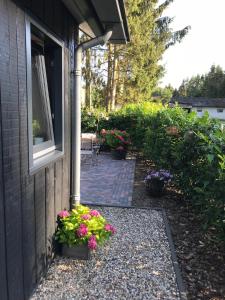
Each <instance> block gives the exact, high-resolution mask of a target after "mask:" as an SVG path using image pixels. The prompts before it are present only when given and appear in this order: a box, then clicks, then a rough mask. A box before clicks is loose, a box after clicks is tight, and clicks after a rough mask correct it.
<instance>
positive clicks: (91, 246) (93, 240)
mask: <svg viewBox="0 0 225 300" xmlns="http://www.w3.org/2000/svg"><path fill="white" fill-rule="evenodd" d="M88 248H89V249H91V250H95V249H96V248H97V241H96V237H95V235H91V236H90V238H89V240H88Z"/></svg>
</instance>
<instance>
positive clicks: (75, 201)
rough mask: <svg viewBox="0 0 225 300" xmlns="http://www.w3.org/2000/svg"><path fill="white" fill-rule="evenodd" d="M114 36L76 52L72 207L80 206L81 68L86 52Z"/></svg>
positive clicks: (98, 39) (94, 40) (99, 38)
mask: <svg viewBox="0 0 225 300" xmlns="http://www.w3.org/2000/svg"><path fill="white" fill-rule="evenodd" d="M111 36H112V30H108V31H107V32H106V33H105V34H104V35H103V36H100V37H96V38H94V39H91V40H89V41H87V42H84V43H82V44H80V45H79V46H78V47H77V48H76V50H75V70H74V76H75V78H74V89H75V95H74V99H73V102H72V137H71V140H72V153H71V155H72V159H71V162H72V184H71V201H72V203H71V204H72V206H77V205H79V204H80V167H81V156H80V155H81V152H80V148H81V66H82V53H83V51H84V50H87V49H89V48H92V47H94V46H97V45H104V44H105V43H106V42H107V41H108V40H109V39H110V37H111Z"/></svg>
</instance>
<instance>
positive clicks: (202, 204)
mask: <svg viewBox="0 0 225 300" xmlns="http://www.w3.org/2000/svg"><path fill="white" fill-rule="evenodd" d="M171 126H173V127H175V128H176V131H174V130H173V131H171V129H170V128H171ZM220 126H221V124H220V123H219V122H218V121H215V120H213V119H210V118H209V116H208V115H207V114H206V115H204V116H203V117H202V118H198V117H197V116H196V115H195V114H194V113H191V114H187V113H186V112H185V111H184V110H182V109H180V108H175V109H165V110H162V111H160V112H158V113H157V115H155V116H154V121H153V122H152V126H151V127H149V128H148V130H147V133H146V137H145V146H144V153H145V155H146V157H147V158H149V159H151V160H153V161H154V162H155V164H156V165H157V167H160V168H166V169H168V170H170V172H171V173H172V174H173V175H174V177H175V180H176V183H177V185H178V186H179V187H180V189H181V190H182V191H183V193H184V195H185V196H186V198H187V199H190V200H191V201H192V203H193V205H194V207H195V208H196V211H197V212H198V213H199V214H200V216H201V218H202V220H203V227H204V228H205V229H207V228H209V227H210V228H211V227H213V228H215V229H216V232H217V236H219V237H222V238H223V239H225V210H224V207H225V197H224V187H225V155H224V150H225V134H224V132H223V131H222V130H221V129H220ZM168 128H169V129H170V130H168Z"/></svg>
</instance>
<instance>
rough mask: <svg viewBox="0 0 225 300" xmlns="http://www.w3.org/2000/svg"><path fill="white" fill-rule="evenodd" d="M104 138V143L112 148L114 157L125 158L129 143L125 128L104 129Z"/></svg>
mask: <svg viewBox="0 0 225 300" xmlns="http://www.w3.org/2000/svg"><path fill="white" fill-rule="evenodd" d="M103 134H104V139H105V143H106V145H108V146H109V147H110V148H111V149H112V154H113V157H114V158H115V159H126V154H127V151H128V148H129V146H130V144H131V142H130V136H129V134H128V133H127V132H126V131H125V130H123V131H122V130H117V129H114V130H107V131H106V130H104V131H103Z"/></svg>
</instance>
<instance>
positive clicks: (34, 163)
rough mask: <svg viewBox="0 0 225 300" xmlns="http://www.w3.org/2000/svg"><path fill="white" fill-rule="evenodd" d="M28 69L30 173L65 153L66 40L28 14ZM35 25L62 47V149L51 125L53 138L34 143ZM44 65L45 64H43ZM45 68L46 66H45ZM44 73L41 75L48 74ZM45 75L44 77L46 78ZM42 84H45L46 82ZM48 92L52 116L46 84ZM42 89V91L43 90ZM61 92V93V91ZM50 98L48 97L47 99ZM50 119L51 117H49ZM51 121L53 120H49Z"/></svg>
mask: <svg viewBox="0 0 225 300" xmlns="http://www.w3.org/2000/svg"><path fill="white" fill-rule="evenodd" d="M25 23H26V70H27V98H28V107H27V108H28V110H27V113H28V144H29V149H28V150H29V171H30V173H33V172H35V171H37V170H39V169H40V168H42V167H44V166H46V165H47V164H49V163H50V162H52V161H54V160H56V159H58V158H60V157H62V156H63V155H64V42H63V41H61V40H60V39H59V38H58V37H56V36H55V35H54V34H53V33H51V31H50V30H48V29H47V28H46V27H44V26H43V25H40V23H39V22H36V21H35V20H34V19H33V18H30V17H29V16H26V20H25ZM32 25H33V26H35V27H36V28H37V29H38V30H40V31H41V32H42V33H43V34H44V35H46V36H47V37H48V38H49V39H51V40H52V41H53V42H54V43H56V44H57V45H58V46H60V48H61V56H62V61H61V72H62V78H61V83H62V89H61V92H62V95H61V97H59V98H61V101H62V102H61V104H60V106H61V110H62V112H61V114H62V115H61V117H62V126H61V130H62V132H61V140H62V144H61V149H60V150H59V149H57V148H56V145H55V143H54V132H53V127H52V126H51V125H50V131H51V135H52V140H49V141H46V142H44V143H42V144H40V145H33V128H32V121H33V112H32V54H31V53H32V52H31V49H32V46H31V35H32V33H31V26H32ZM42 67H43V66H42ZM42 67H41V68H42ZM44 68H45V66H44ZM40 72H43V70H40ZM44 73H45V74H43V73H42V75H41V76H44V77H45V76H46V72H44ZM44 77H43V78H44ZM45 80H47V78H45ZM42 84H44V85H45V82H43V83H42ZM46 89H47V94H45V95H44V98H45V100H44V102H45V105H46V110H47V111H46V113H47V114H48V117H52V112H51V108H50V105H49V103H50V102H49V101H50V100H49V98H48V97H49V95H48V88H47V87H46V86H45V87H44V89H43V91H44V93H46ZM43 91H42V92H43ZM60 94H61V93H60ZM47 98H48V99H47ZM48 120H50V119H48ZM49 123H51V122H49Z"/></svg>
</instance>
